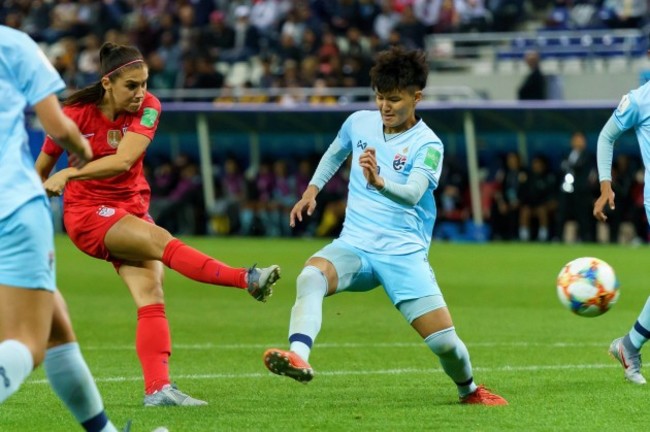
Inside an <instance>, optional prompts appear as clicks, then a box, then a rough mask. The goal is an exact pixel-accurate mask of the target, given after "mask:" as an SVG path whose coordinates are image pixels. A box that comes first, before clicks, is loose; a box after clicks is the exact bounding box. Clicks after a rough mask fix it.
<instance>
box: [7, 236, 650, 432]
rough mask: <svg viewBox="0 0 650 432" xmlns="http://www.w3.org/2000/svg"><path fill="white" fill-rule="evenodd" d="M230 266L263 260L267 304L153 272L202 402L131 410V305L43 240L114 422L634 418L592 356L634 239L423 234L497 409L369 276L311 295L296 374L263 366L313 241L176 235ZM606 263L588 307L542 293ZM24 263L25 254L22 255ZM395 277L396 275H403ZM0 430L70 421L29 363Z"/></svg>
mask: <svg viewBox="0 0 650 432" xmlns="http://www.w3.org/2000/svg"><path fill="white" fill-rule="evenodd" d="M185 240H186V241H187V243H189V244H191V245H193V246H195V247H197V248H199V249H201V250H203V251H205V252H206V253H209V254H211V255H213V256H215V257H218V258H220V259H222V260H224V261H226V262H228V263H229V264H231V265H235V266H250V265H251V264H253V263H255V262H257V263H258V264H259V265H262V266H264V265H268V264H271V263H277V264H280V265H281V266H282V271H283V273H282V279H281V280H280V282H279V283H278V285H277V286H276V290H275V294H274V296H273V297H272V298H271V299H270V300H269V302H268V303H267V304H262V303H258V302H255V301H254V300H253V299H252V298H250V296H248V295H247V294H246V293H245V292H243V291H239V290H235V289H228V288H220V287H211V286H207V285H201V284H199V283H195V282H193V281H190V280H187V279H185V278H183V277H182V276H180V275H178V274H176V273H174V272H172V271H169V270H167V273H166V281H165V288H166V289H165V291H166V299H167V315H168V317H169V320H170V324H171V329H172V338H173V346H174V352H173V355H172V358H171V372H172V377H173V379H174V380H175V382H176V383H177V384H178V386H179V388H180V389H181V390H183V391H185V392H187V393H189V394H191V395H192V396H195V397H198V398H201V399H205V400H207V401H209V403H210V405H209V406H207V407H198V408H143V407H142V396H143V389H142V379H141V374H140V367H139V363H138V361H137V357H136V355H135V350H134V334H135V330H134V329H135V318H136V309H135V306H134V305H133V303H132V301H131V298H130V296H129V294H128V292H127V289H126V287H125V286H123V284H122V282H121V280H120V279H119V278H118V277H117V275H115V274H114V272H113V269H112V267H111V266H110V265H109V264H107V263H104V262H101V261H98V260H94V259H91V258H89V257H87V256H85V255H83V254H82V253H81V252H79V251H77V250H76V249H75V248H74V246H73V245H72V244H71V243H70V242H69V240H68V239H67V238H66V237H58V238H57V267H58V275H59V278H58V279H59V285H60V287H61V291H62V292H63V293H64V295H65V297H66V299H67V301H68V305H69V308H70V311H71V314H72V318H73V322H74V325H75V329H76V332H77V335H78V338H79V340H80V343H81V346H82V351H83V352H84V355H85V357H86V360H87V361H88V363H89V365H90V368H91V370H92V371H93V373H94V375H95V377H96V379H97V381H98V386H99V388H100V390H101V392H102V394H103V397H104V401H105V404H106V407H107V412H108V414H109V415H110V417H111V418H112V420H113V421H114V423H116V425H118V426H122V425H123V424H125V422H126V420H127V419H132V420H133V425H132V431H135V432H139V431H151V430H152V429H154V428H155V427H157V426H161V425H164V426H166V427H167V428H169V430H170V431H171V432H187V431H230V430H232V431H255V430H263V431H274V430H277V431H287V430H292V431H293V430H331V431H343V430H373V431H375V430H385V431H397V430H402V431H415V430H462V431H465V430H468V431H470V430H471V431H505V430H512V431H521V430H527V431H549V430H553V431H563V430H565V431H578V430H616V431H625V430H629V431H639V430H644V428H645V427H646V421H645V420H644V416H643V414H642V412H643V411H640V410H641V408H640V406H641V405H643V404H644V401H646V400H647V395H648V391H650V389H649V388H648V387H636V386H632V385H630V384H627V383H626V382H625V381H624V379H623V371H622V368H620V366H619V365H618V363H616V362H615V361H614V360H612V359H610V358H609V357H608V355H607V348H608V346H609V343H610V342H611V340H612V339H613V338H615V337H617V336H620V335H622V334H624V333H625V332H627V331H628V329H629V328H630V326H631V325H632V324H633V322H634V320H635V319H636V317H637V315H638V313H639V311H640V310H641V307H642V306H643V304H644V303H645V301H646V298H647V296H648V294H649V293H648V289H647V283H646V281H647V277H648V270H646V269H647V262H648V255H649V254H650V253H649V251H648V250H647V248H646V247H641V248H628V247H622V246H604V245H582V246H566V245H535V244H530V245H528V244H526V245H523V244H484V245H475V244H434V245H433V247H432V250H431V254H430V260H431V263H432V265H433V268H434V270H435V272H436V275H437V278H438V281H439V283H440V285H441V287H442V290H443V293H444V294H445V297H446V300H447V303H448V305H449V307H450V310H451V312H452V315H453V317H454V321H455V325H456V328H457V331H458V333H459V335H460V337H461V338H462V339H463V340H464V341H465V342H466V344H467V346H468V348H469V350H470V354H471V356H472V363H473V366H474V373H475V378H476V380H477V382H479V383H484V384H486V385H487V386H488V387H489V388H492V389H494V390H495V391H497V392H498V393H499V394H501V395H503V396H504V397H505V398H507V399H508V401H509V402H510V406H507V407H495V408H486V407H479V406H461V405H459V404H458V403H457V398H456V390H455V387H454V386H453V384H452V382H451V381H450V380H449V379H448V378H447V376H446V375H444V374H443V373H442V371H441V369H440V366H439V364H438V361H437V359H436V358H435V357H434V356H433V354H432V353H430V351H429V350H428V349H427V347H426V346H425V345H424V343H422V342H421V341H420V339H419V337H418V336H417V334H416V333H415V331H413V330H412V329H411V328H410V327H409V326H408V325H407V324H406V322H405V321H404V320H403V318H402V316H401V315H400V314H399V312H397V311H396V310H395V309H394V308H393V307H392V305H391V304H390V302H389V300H388V298H387V297H386V296H385V294H384V292H383V290H381V289H376V290H374V291H372V292H370V293H360V294H348V293H346V294H340V295H337V296H334V297H332V298H329V299H326V300H325V306H324V317H323V318H324V319H323V328H322V331H321V333H320V335H319V337H318V340H317V341H316V345H315V350H314V352H313V353H312V357H311V364H312V366H313V367H314V368H315V370H316V374H317V375H316V377H315V379H314V380H313V381H312V382H311V383H309V384H308V385H301V384H299V383H297V382H294V381H292V380H289V379H286V378H282V377H278V376H275V375H271V374H270V373H268V372H267V371H266V370H265V369H264V367H263V364H262V359H261V356H262V353H263V351H264V350H265V349H266V348H267V347H271V346H277V347H282V348H285V347H286V346H287V342H286V337H287V328H288V320H289V313H290V309H291V306H292V305H293V301H294V293H295V286H294V285H295V279H296V276H297V275H298V273H299V271H300V269H301V267H302V265H303V262H304V261H305V259H306V258H307V257H308V256H309V255H310V254H311V253H313V252H314V251H316V250H317V249H319V248H320V247H321V246H322V245H324V244H325V243H326V242H325V241H322V240H302V239H295V240H278V239H273V240H266V239H230V238H228V239H226V238H187V239H185ZM579 256H596V257H599V258H602V259H604V260H605V261H607V262H609V263H610V264H611V265H612V266H613V268H614V270H615V271H616V272H617V275H618V278H619V280H620V282H621V290H622V291H621V297H620V299H619V302H618V304H617V305H616V306H615V307H614V308H613V309H612V310H611V311H610V312H608V313H607V314H605V315H603V316H601V317H598V318H582V317H578V316H575V315H573V314H571V313H570V312H569V311H568V310H566V309H564V308H563V307H562V306H561V305H560V303H559V301H558V299H557V297H556V293H555V277H556V275H557V274H558V272H559V271H560V268H561V267H562V265H563V264H565V263H566V262H568V261H569V260H571V259H573V258H576V257H579ZM26 264H27V263H26ZM407 277H408V276H407V275H405V278H407ZM0 412H1V414H0V430H2V431H3V432H13V431H21V432H23V431H51V432H57V431H73V430H79V429H78V428H77V426H76V423H75V422H74V420H73V419H72V417H71V415H70V414H69V413H68V412H67V411H65V410H64V408H63V407H62V406H61V404H60V402H59V401H58V399H57V398H56V397H55V396H54V394H53V393H52V391H51V390H50V388H49V386H48V385H47V384H46V381H45V379H44V373H43V371H42V369H39V370H38V371H37V372H35V373H34V374H32V376H31V377H30V379H29V380H28V381H27V382H26V383H25V384H24V385H23V387H22V389H21V390H20V391H19V392H18V393H17V394H16V395H14V396H13V397H12V398H11V399H9V400H8V401H7V402H5V403H4V404H3V405H2V407H0Z"/></svg>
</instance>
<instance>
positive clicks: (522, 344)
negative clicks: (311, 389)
mask: <svg viewBox="0 0 650 432" xmlns="http://www.w3.org/2000/svg"><path fill="white" fill-rule="evenodd" d="M610 342H611V341H607V340H605V341H603V342H553V343H543V342H465V344H466V345H467V346H468V348H472V347H477V348H499V347H505V348H589V347H604V348H603V349H605V350H607V348H609V343H610ZM286 346H288V342H286V341H282V342H277V343H270V344H214V343H205V344H174V345H173V348H174V349H176V350H197V351H201V350H246V349H262V350H264V349H267V348H270V347H280V348H285V347H286ZM422 346H425V345H424V342H386V343H382V342H373V343H356V342H343V343H327V342H324V343H318V342H316V344H315V348H316V349H321V348H334V349H341V348H415V347H422ZM133 349H135V345H87V344H84V343H83V342H82V343H81V350H82V351H123V350H129V351H130V350H133Z"/></svg>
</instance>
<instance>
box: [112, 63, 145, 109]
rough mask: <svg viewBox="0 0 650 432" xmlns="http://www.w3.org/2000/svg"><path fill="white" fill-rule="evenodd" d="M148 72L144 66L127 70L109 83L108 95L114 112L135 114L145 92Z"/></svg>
mask: <svg viewBox="0 0 650 432" xmlns="http://www.w3.org/2000/svg"><path fill="white" fill-rule="evenodd" d="M148 78H149V70H148V69H147V67H146V66H143V67H141V68H132V69H127V70H125V71H124V72H122V73H121V74H120V76H118V77H117V78H116V79H115V81H113V82H111V83H110V89H111V90H110V92H109V95H110V96H111V97H112V98H113V104H114V106H115V109H116V111H128V112H130V113H135V112H137V111H138V110H139V109H140V107H141V106H142V101H143V100H144V95H145V93H146V91H147V79H148Z"/></svg>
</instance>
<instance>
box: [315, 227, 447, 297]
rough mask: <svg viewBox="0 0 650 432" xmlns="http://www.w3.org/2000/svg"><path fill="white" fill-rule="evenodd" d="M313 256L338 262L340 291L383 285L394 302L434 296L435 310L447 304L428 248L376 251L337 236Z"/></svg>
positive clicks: (335, 266) (365, 289)
mask: <svg viewBox="0 0 650 432" xmlns="http://www.w3.org/2000/svg"><path fill="white" fill-rule="evenodd" d="M313 256H314V257H319V258H323V259H326V260H327V261H329V262H331V263H332V264H333V265H334V268H335V269H336V273H337V274H338V276H339V280H338V287H337V288H336V292H337V293H338V292H341V291H354V292H360V291H370V290H372V289H374V288H376V287H377V286H379V285H383V287H384V290H385V291H386V294H388V297H390V300H391V301H392V302H393V304H394V305H397V304H399V303H400V302H403V301H405V300H413V299H419V298H422V297H429V296H434V297H433V298H435V303H436V306H435V307H434V309H435V308H437V307H443V306H446V304H445V301H444V299H443V296H442V292H441V291H440V287H439V286H438V282H437V281H436V276H435V274H434V273H433V269H432V268H431V266H430V265H429V258H428V256H427V253H426V252H424V251H421V252H416V253H413V254H408V255H385V254H374V253H368V252H364V251H362V250H360V249H357V248H355V247H353V246H350V245H349V244H347V243H345V242H343V241H341V240H339V239H336V240H334V241H333V242H332V243H330V244H328V245H327V246H325V247H324V248H323V249H321V250H319V251H318V252H316V253H315V254H314V255H313Z"/></svg>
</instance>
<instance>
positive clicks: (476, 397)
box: [460, 385, 508, 406]
mask: <svg viewBox="0 0 650 432" xmlns="http://www.w3.org/2000/svg"><path fill="white" fill-rule="evenodd" d="M460 403H462V404H468V405H488V406H497V405H508V401H507V400H505V399H504V398H502V397H501V396H499V395H498V394H494V393H492V392H491V391H489V390H488V389H486V388H485V387H483V386H482V385H480V386H478V388H477V389H476V390H474V391H473V392H472V393H470V394H468V395H467V396H463V397H462V398H460Z"/></svg>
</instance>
